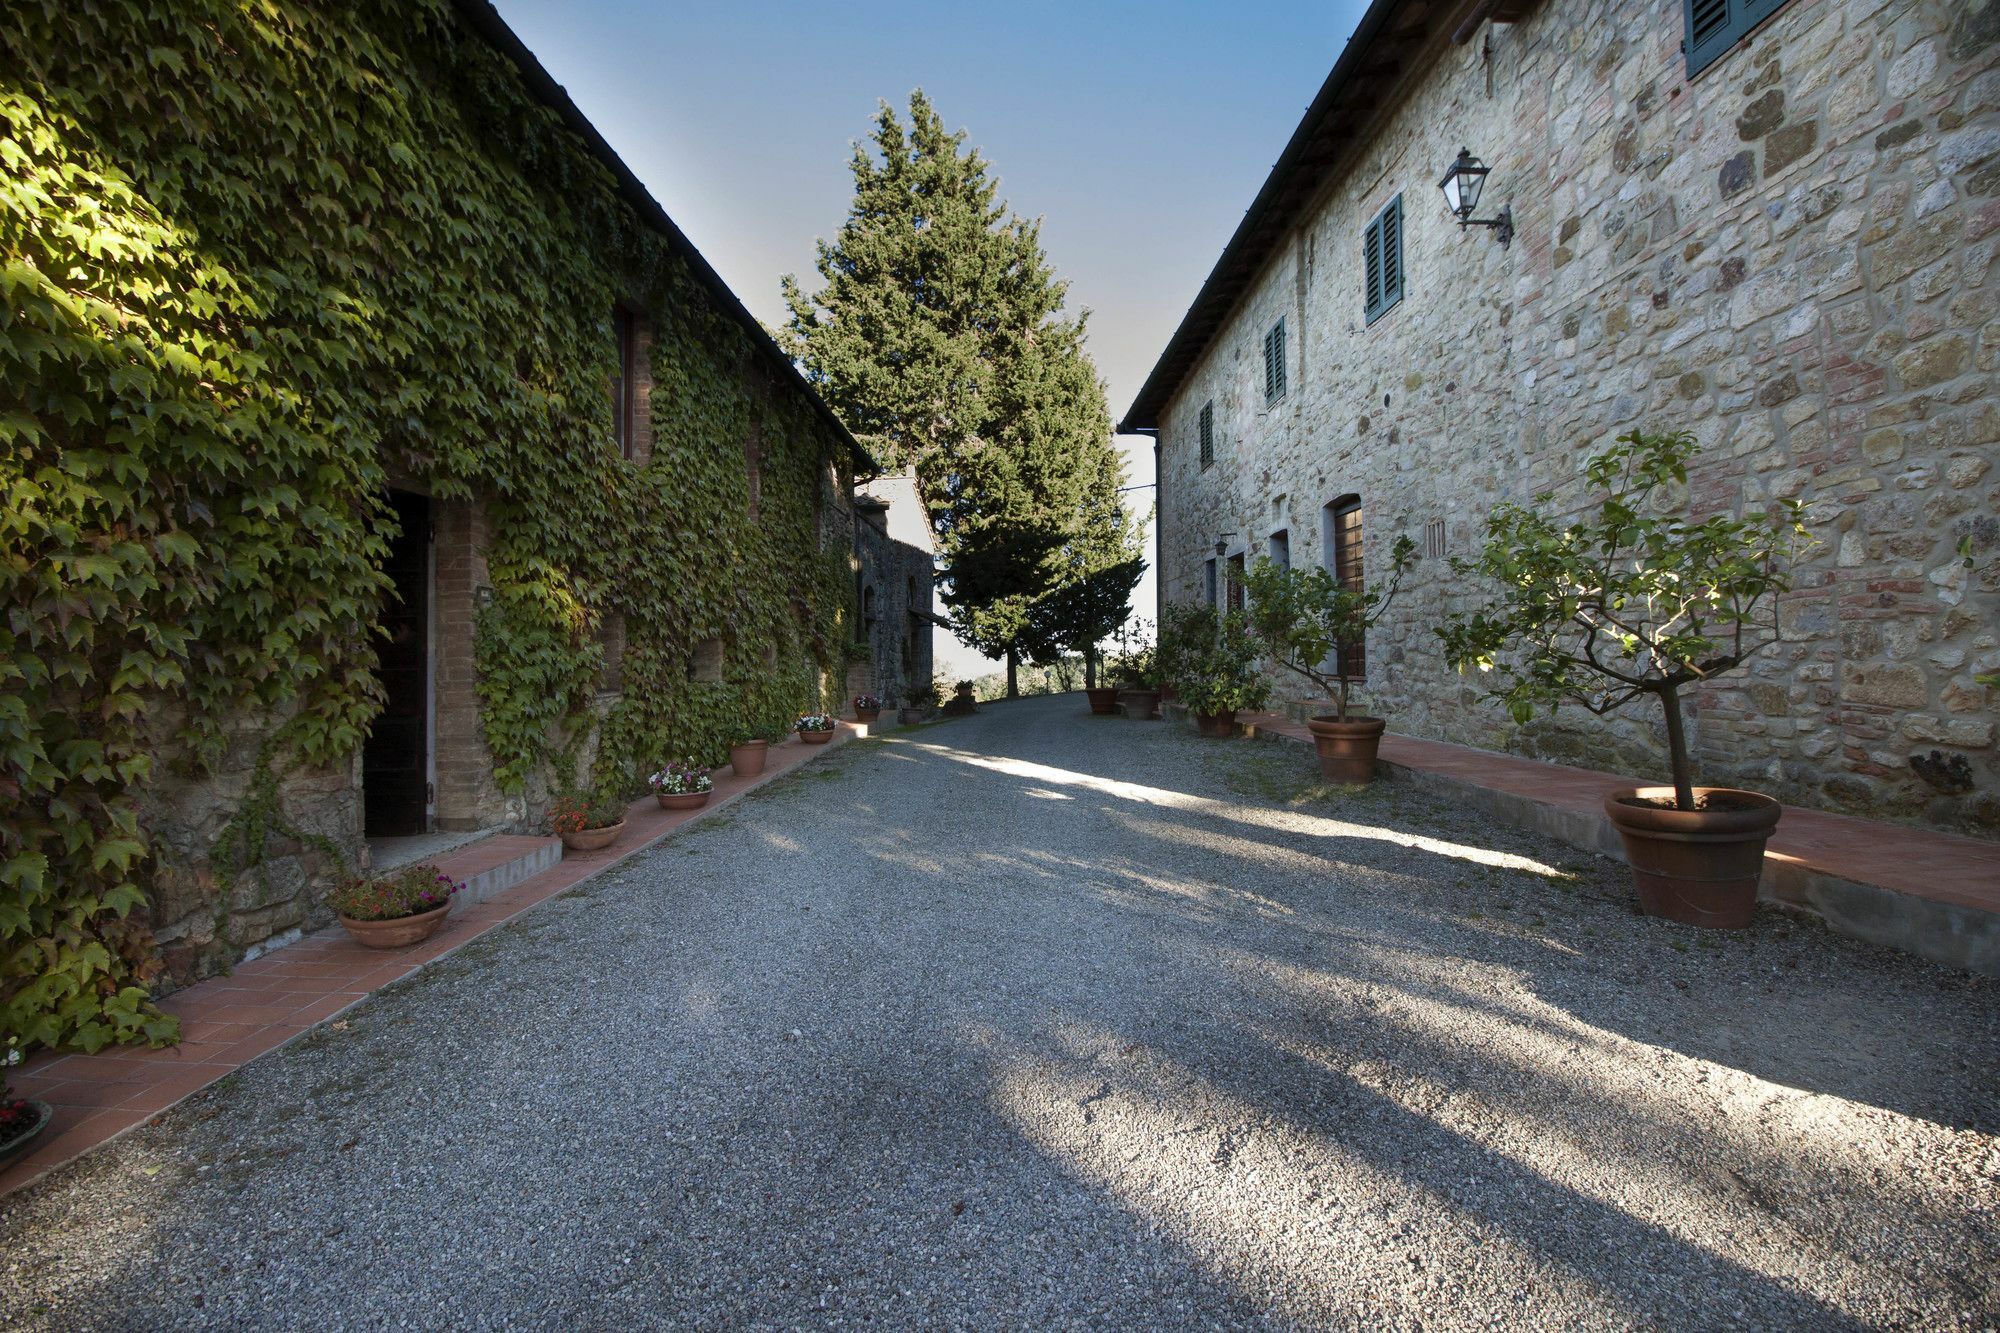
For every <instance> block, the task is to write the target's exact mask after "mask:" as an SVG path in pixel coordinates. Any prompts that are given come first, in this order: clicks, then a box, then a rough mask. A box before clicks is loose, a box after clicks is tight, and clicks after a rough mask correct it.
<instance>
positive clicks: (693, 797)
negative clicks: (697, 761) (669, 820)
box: [646, 759, 715, 810]
mask: <svg viewBox="0 0 2000 1333" xmlns="http://www.w3.org/2000/svg"><path fill="white" fill-rule="evenodd" d="M646 785H647V786H649V787H651V788H652V789H653V797H654V799H655V800H657V801H659V803H660V808H661V809H662V810H699V809H700V808H701V807H702V806H704V805H707V804H708V797H709V793H710V792H712V791H714V790H715V780H714V779H713V778H711V777H710V776H709V775H708V770H707V769H705V768H701V767H698V766H696V765H694V764H690V763H688V762H686V761H685V760H681V759H676V760H674V761H673V762H671V763H669V764H668V765H667V766H666V767H665V768H663V769H661V770H660V771H659V772H657V773H655V774H653V775H652V776H651V777H649V778H647V779H646Z"/></svg>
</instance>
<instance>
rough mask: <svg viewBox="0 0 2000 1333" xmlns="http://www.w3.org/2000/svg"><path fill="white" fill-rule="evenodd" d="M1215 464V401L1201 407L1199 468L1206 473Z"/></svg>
mask: <svg viewBox="0 0 2000 1333" xmlns="http://www.w3.org/2000/svg"><path fill="white" fill-rule="evenodd" d="M1214 462H1215V400H1214V399H1213V398H1211V399H1209V400H1208V401H1207V402H1205V403H1203V404H1202V405H1201V467H1202V471H1204V472H1206V471H1207V470H1208V468H1209V465H1210V464H1212V463H1214Z"/></svg>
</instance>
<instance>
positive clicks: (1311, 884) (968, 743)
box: [0, 696, 2000, 1330]
mask: <svg viewBox="0 0 2000 1333" xmlns="http://www.w3.org/2000/svg"><path fill="white" fill-rule="evenodd" d="M1312 781H1313V778H1312V767H1311V760H1310V758H1309V757H1308V756H1307V755H1306V754H1305V752H1304V751H1302V750H1299V749H1295V748H1293V747H1290V746H1277V745H1258V744H1254V743H1249V742H1235V743H1217V742H1204V741H1200V740H1198V739H1196V738H1195V737H1194V736H1192V735H1191V734H1189V733H1185V732H1182V731H1179V730H1178V729H1175V728H1172V727H1169V726H1166V725H1164V724H1159V723H1153V724H1143V723H1129V722H1125V721H1123V720H1122V719H1094V718H1091V717H1088V716H1087V715H1086V714H1085V712H1084V708H1083V705H1082V702H1081V700H1080V699H1079V698H1077V697H1075V696H1071V697H1068V698H1056V699H1049V700H1032V701H1023V702H1020V703H1016V704H1009V705H1001V706H994V707H989V708H986V709H984V710H983V711H982V712H981V714H980V715H979V716H977V717H974V718H970V719H966V720H963V721H959V722H954V723H947V724H943V725H940V726H935V727H928V728H923V729H920V730H917V731H914V732H908V733H902V734H901V735H899V736H897V737H893V738H891V739H889V740H886V741H883V742H880V743H875V742H863V743H857V744H853V745H850V746H848V747H846V749H845V750H844V751H843V752H842V753H841V754H839V755H836V756H834V757H833V758H832V760H831V761H830V762H828V763H827V764H825V765H823V766H820V767H816V768H814V769H810V770H807V771H805V772H804V773H802V774H801V775H800V776H797V777H795V778H792V779H790V780H788V781H785V782H782V783H776V784H773V785H772V786H771V787H769V788H766V789H765V790H764V791H762V792H760V793H758V794H757V795H755V796H753V797H751V798H750V799H748V800H747V801H745V802H744V803H743V804H742V805H741V806H739V807H737V808H736V809H734V810H732V811H731V812H729V813H728V814H727V815H726V816H725V817H722V818H719V819H717V820H716V821H714V822H712V823H709V824H707V825H704V826H702V827H701V828H700V829H699V830H698V831H695V832H691V833H690V834H688V835H685V836H682V837H680V838H677V839H675V840H672V841H670V842H668V843H666V844H664V845H663V846H662V847H660V848H659V849H657V850H656V851H654V852H653V853H651V854H649V855H648V856H646V857H644V858H642V859H640V860H639V861H636V862H634V863H632V864H631V865H629V866H627V867H625V868H623V869H621V870H620V871H618V872H616V873H615V874H614V875H613V876H612V877H610V878H608V879H604V880H599V881H594V882H592V883H591V884H589V885H586V886H584V887H583V888H582V889H580V890H579V891H576V892H574V893H572V894H570V895H565V896H563V897H561V898H558V899H555V900H552V901H550V902H549V903H547V904H544V905H543V906H542V907H541V908H539V909H536V910H535V911H533V912H532V913H530V914H529V915H528V916H526V917H525V918H523V919H522V920H520V921H518V922H516V923H515V924H514V925H512V926H510V927H507V928H504V929H503V930H501V931H499V932H496V933H495V934H493V935H491V936H488V937H486V938H485V939H483V940H481V941H479V942H478V943H476V944H474V945H472V946H470V947H468V948H467V949H465V950H463V951H461V952H460V953H459V954H456V955H454V956H452V957H451V958H448V959H446V960H444V961H442V962H441V963H439V964H438V965H436V966H434V967H431V968H429V969H426V970H425V971H423V972H421V973H418V974H417V975H415V976H414V977H412V978H411V979H410V980H408V981H406V982H404V983H402V984H400V985H398V986H396V987H394V988H392V989H390V990H388V991H385V992H383V993H381V994H379V995H377V996H375V997H374V998H373V999H371V1000H369V1001H367V1002H366V1003H364V1004H363V1005H361V1006H360V1007H358V1008H357V1009H355V1010H352V1011H350V1012H349V1014H348V1016H347V1017H346V1019H345V1020H344V1021H341V1022H338V1023H336V1024H334V1025H332V1026H330V1027H328V1028H325V1029H322V1030H320V1031H319V1032H318V1033H316V1034H314V1035H312V1036H310V1037H309V1038H307V1039H306V1040H304V1041H302V1042H300V1043H298V1044H296V1045H294V1046H293V1047H291V1048H288V1049H286V1050H284V1051H281V1052H278V1053H276V1054H274V1055H272V1056H268V1057H265V1058H263V1059H261V1060H259V1061H257V1062H255V1063H254V1064H252V1065H249V1066H247V1067H245V1068H244V1069H243V1070H242V1071H241V1072H240V1074H238V1075H237V1076H236V1077H235V1078H234V1079H232V1080H230V1081H229V1083H227V1084H225V1085H223V1086H219V1087H217V1088H215V1089H213V1090H211V1091H209V1092H207V1093H205V1094H202V1095H200V1096H198V1097H196V1098H194V1099H193V1100H191V1101H189V1102H187V1103H185V1104H183V1105H182V1106H181V1107H179V1108H177V1109H176V1110H175V1111H173V1112H170V1113H169V1114H167V1115H166V1116H165V1117H163V1118H162V1119H161V1120H160V1121H159V1122H158V1123H156V1124H155V1125H153V1126H150V1127H147V1128H143V1129H141V1130H139V1131H137V1132H135V1133H134V1134H132V1135H130V1136H128V1137H127V1138H126V1139H124V1140H121V1141H120V1142H118V1143H116V1144H114V1145H112V1146H111V1147H109V1148H107V1149H105V1150H103V1151H100V1152H98V1153H96V1154H94V1155H93V1156H91V1157H88V1158H86V1159H84V1160H83V1161H81V1162H78V1163H76V1164H73V1165H72V1166H70V1167H68V1168H65V1169H63V1170H60V1171H58V1172H55V1173H54V1174H52V1175H51V1176H50V1177H49V1178H47V1179H46V1180H44V1181H43V1182H41V1183H40V1184H39V1185H37V1186H35V1187H32V1188H31V1189H29V1190H28V1191H26V1192H24V1193H23V1194H20V1195H17V1196H15V1197H13V1198H11V1199H8V1200H5V1201H0V1325H8V1324H15V1323H18V1324H20V1325H22V1326H26V1327H59V1328H65V1329H76V1328H134V1329H138V1328H147V1329H150V1328H161V1327H196V1326H215V1327H223V1326H229V1327H252V1328H313V1329H319V1330H326V1329H338V1328H349V1327H353V1328H375V1327H395V1326H403V1325H409V1326H419V1327H475V1328H500V1327H536V1326H548V1325H556V1324H566V1325H591V1326H599V1327H620V1328H626V1327H631V1328H638V1327H649V1326H660V1325H683V1324H685V1325H715V1324H725V1323H726V1324H732V1325H746V1326H785V1325H811V1326H820V1325H829V1324H854V1323H861V1322H864V1321H870V1320H872V1321H873V1322H877V1323H884V1322H886V1323H890V1324H909V1323H923V1324H954V1325H961V1326H967V1327H990V1326H994V1325H1016V1326H1023V1325H1025V1326H1042V1325H1051V1324H1054V1325H1083V1324H1091V1325H1118V1326H1147V1327H1152V1326H1160V1325H1173V1324H1185V1325H1195V1326H1202V1327H1215V1326H1221V1325H1260V1324H1274V1325H1281V1326H1282V1325H1292V1324H1335V1325H1350V1326H1366V1327H1371V1328H1372V1327H1409V1328H1415V1327H1417V1326H1418V1325H1419V1324H1421V1325H1422V1326H1423V1327H1425V1328H1431V1329H1437V1328H1458V1327H1473V1326H1482V1327H1483V1326H1487V1325H1490V1324H1491V1323H1493V1322H1496V1321H1497V1322H1501V1323H1505V1324H1513V1325H1520V1326H1532V1327H1537V1328H1540V1327H1550V1326H1559V1325H1576V1324H1584V1325H1589V1326H1593V1327H1596V1326H1621V1325H1640V1326H1645V1325H1655V1324H1659V1325H1668V1326H1675V1327H1692V1326H1699V1327H1717V1326H1741V1327H1755V1328H1760V1329H1761V1328H1772V1327H1845V1326H1852V1325H1863V1324H1872V1325H1901V1326H1915V1327H1928V1328H1950V1327H1966V1326H1973V1327H1977V1326H1980V1325H1985V1324H1992V1323H1994V1322H1995V1321H1996V1320H2000V1287H1997V1286H1996V1282H2000V1278H1996V1265H1995V1263H1994V1256H1995V1254H1996V1253H2000V1215H1996V1206H1997V1205H1996V1201H2000V1104H1996V1102H1997V1101H2000V1087H1996V1083H1997V1082H2000V1080H1997V1079H1996V1074H1995V1069H1996V1067H2000V986H1996V985H1994V984H1993V983H1991V982H1982V981H1978V980H1975V979H1972V978H1968V977H1965V976H1962V975H1957V974H1953V973H1948V972H1945V971H1943V970H1941V969H1939V968H1936V967H1934V966H1932V965H1930V964H1927V963H1923V962H1921V961H1918V960H1914V959H1909V958H1905V957H1902V956H1899V955H1895V954H1891V953H1887V952H1885V951H1881V950H1877V949H1873V948H1870V947H1868V946H1864V945H1859V944H1856V943H1852V942H1849V941H1845V940H1841V939H1838V938H1835V937H1832V936H1829V935H1827V934H1826V933H1825V932H1823V931H1821V930H1819V929H1818V928H1817V927H1816V926H1814V925H1812V924H1811V923H1809V922H1803V921H1799V920H1798V919H1796V918H1790V917H1786V916H1782V915H1776V914H1767V915H1765V916H1764V917H1763V918H1762V919H1760V921H1759V923H1758V926H1757V928H1756V929H1755V930H1754V931H1752V932H1746V933H1743V934H1741V935H1715V934H1703V933H1699V932H1695V931H1692V930H1689V929H1686V928H1683V927H1677V926H1673V925H1669V924H1666V923H1662V922H1656V921H1651V920H1648V919H1645V918H1642V917H1639V916H1637V915H1636V914H1635V913H1634V911H1633V910H1632V907H1631V905H1630V904H1631V893H1630V889H1629V886H1628V884H1627V882H1626V880H1625V877H1624V874H1623V871H1622V869H1621V868H1619V867H1616V866H1612V865H1610V864H1608V863H1604V862H1598V861H1595V860H1592V859H1589V858H1586V857H1584V856H1583V855H1582V854H1580V853H1577V852H1574V851H1571V850H1569V849H1567V848H1564V847H1561V846H1559V845H1557V844H1554V843H1551V842H1548V841H1546V840H1543V839H1539V838H1534V837H1529V836H1525V835H1522V834H1518V833H1514V832H1511V831H1507V830H1504V829H1500V828H1497V827H1495V826H1493V825H1491V824H1489V823H1487V822H1485V821H1484V820H1482V819H1481V818H1480V817H1478V816H1475V815H1470V814H1467V813H1465V812H1462V811H1458V810H1454V809H1450V808H1447V807H1444V806H1441V805H1439V804H1437V803H1436V802H1434V801H1432V800H1430V799H1428V798H1425V797H1422V796H1420V795H1418V794H1416V793H1413V792H1412V791H1410V790H1409V789H1407V788H1398V787H1395V786H1391V785H1378V786H1377V787H1375V788H1373V789H1370V790H1367V791H1365V792H1359V793H1356V792H1340V791H1326V790H1323V789H1318V788H1316V787H1314V786H1313V785H1312Z"/></svg>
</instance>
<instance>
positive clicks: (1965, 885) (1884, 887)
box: [1174, 706, 2000, 976]
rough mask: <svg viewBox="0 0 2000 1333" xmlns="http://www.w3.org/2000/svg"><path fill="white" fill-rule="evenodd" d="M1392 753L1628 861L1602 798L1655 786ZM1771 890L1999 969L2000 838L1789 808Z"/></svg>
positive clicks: (1766, 893) (1459, 754) (1771, 863)
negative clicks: (1996, 840)
mask: <svg viewBox="0 0 2000 1333" xmlns="http://www.w3.org/2000/svg"><path fill="white" fill-rule="evenodd" d="M1174 713H1175V714H1176V715H1182V716H1184V714H1185V710H1184V709H1182V708H1179V707H1178V706H1175V707H1174ZM1237 723H1238V725H1239V726H1241V727H1242V729H1243V732H1244V734H1245V735H1247V736H1250V737H1253V738H1256V739H1262V740H1281V741H1287V742H1291V743H1294V744H1300V745H1308V746H1310V745H1311V744H1312V743H1313V741H1312V735H1311V733H1310V732H1308V731H1307V730H1306V728H1305V725H1304V724H1303V723H1301V722H1297V721H1294V720H1293V719H1291V718H1288V717H1284V716H1282V715H1279V714H1276V713H1239V714H1238V715H1237ZM1187 725H1189V726H1192V725H1193V722H1192V720H1187ZM1381 760H1382V764H1383V767H1384V768H1385V769H1386V770H1387V771H1388V773H1389V775H1390V776H1391V777H1392V778H1395V779H1397V780H1401V781H1409V782H1417V783H1421V784H1423V785H1425V786H1428V787H1431V788H1434V789H1436V790H1439V791H1441V792H1443V793H1445V794H1447V795H1449V796H1450V797H1451V799H1453V800H1455V801H1460V802H1463V803H1465V804H1467V805H1470V806H1472V807H1473V808H1475V809H1478V810H1482V811H1484V812H1486V813H1489V814H1493V815H1496V816H1498V817H1500V818H1502V819H1505V820H1507V821H1509V822H1510V823H1514V824H1519V825H1522V826H1524V827H1527V828H1532V829H1534V830H1536V831H1537V832H1541V833H1546V834H1548V835H1549V836H1551V837H1554V838H1559V839H1561V840H1562V841H1563V842H1566V843H1568V844H1570V845H1571V846H1572V847H1578V848H1581V849H1583V850H1584V851H1588V852H1596V853H1599V854H1600V855H1604V856H1610V857H1613V858H1615V859H1617V860H1619V861H1623V860H1624V859H1625V853H1624V850H1623V848H1622V847H1620V845H1619V842H1618V835H1617V833H1616V832H1615V831H1614V830H1613V829H1612V827H1611V822H1610V821H1609V820H1608V819H1606V818H1605V817H1604V811H1603V809H1602V808H1601V803H1602V801H1603V799H1604V795H1605V793H1606V792H1608V791H1613V790H1616V789H1618V788H1621V787H1631V786H1639V785H1646V784H1641V783H1639V782H1637V781H1636V780H1634V779H1631V778H1622V777H1618V776H1616V775H1615V774H1610V773H1598V772H1594V771H1592V770H1589V769H1582V768H1570V767H1568V766H1566V765H1562V764H1548V763H1542V762H1540V761H1538V760H1533V759H1522V758H1519V757H1517V756H1514V755H1507V754H1500V753H1497V752H1495V751H1491V750H1479V749H1474V748H1472V747H1470V746H1465V745H1453V744H1450V743H1448V742H1445V741H1432V740H1423V739H1420V738H1418V737H1414V736H1398V735H1396V734H1394V733H1390V734H1388V735H1385V736H1384V737H1383V738H1382V753H1381ZM1761 896H1762V897H1763V898H1765V899H1767V900H1768V901H1771V902H1774V903H1777V904H1779V905H1781V906H1785V907H1791V908H1796V909H1799V910H1801V911H1807V912H1811V913H1813V914H1814V915H1816V916H1818V917H1820V918H1821V919H1822V920H1824V921H1825V922H1826V923H1827V925H1828V926H1829V927H1831V928H1832V929H1833V930H1836V931H1838V932H1840V933H1841V934H1843V935H1851V936H1853V937H1855V938H1856V939H1862V940H1867V941H1869V942H1871V943H1874V944H1885V945H1888V946H1889V947H1891V948H1895V949H1901V950H1903V951H1905V952H1906V953H1914V954H1918V955H1921V956H1922V957H1925V958H1929V959H1931V960H1932V961H1934V962H1938V963H1943V964H1944V965H1945V966H1947V967H1955V968H1963V969H1965V970H1966V971H1969V972H1979V973H1984V974H1986V975H1988V976H2000V843H1991V842H1986V841H1984V840H1982V839H1978V838H1966V837H1960V836H1958V835H1956V834H1951V833H1938V832H1933V831H1931V830H1928V829H1918V828H1910V827H1908V826H1906V825H1902V824H1887V823H1883V822H1881V821H1879V820H1872V819H1861V818H1857V817H1855V816H1852V815H1835V814H1828V813H1827V812H1825V811H1823V810H1807V809H1802V808H1799V807H1794V806H1787V807H1786V808H1785V814H1784V818H1783V820H1782V821H1780V823H1779V825H1778V831H1777V833H1776V835H1775V836H1773V837H1772V839H1771V843H1770V846H1769V847H1768V849H1767V850H1766V851H1765V854H1764V882H1763V887H1762V892H1761Z"/></svg>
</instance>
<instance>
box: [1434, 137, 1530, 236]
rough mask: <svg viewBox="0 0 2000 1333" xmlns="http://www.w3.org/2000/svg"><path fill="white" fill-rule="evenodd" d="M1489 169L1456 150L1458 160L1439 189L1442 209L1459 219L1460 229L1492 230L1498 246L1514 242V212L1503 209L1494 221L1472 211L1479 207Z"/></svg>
mask: <svg viewBox="0 0 2000 1333" xmlns="http://www.w3.org/2000/svg"><path fill="white" fill-rule="evenodd" d="M1491 170H1492V168H1491V167H1489V166H1487V165H1486V164H1485V163H1484V162H1481V161H1480V160H1479V159H1478V158H1476V157H1474V156H1473V155H1472V150H1471V149H1470V148H1461V149H1459V150H1458V159H1457V160H1456V161H1454V162H1453V163H1452V164H1451V170H1449V171H1447V172H1445V173H1444V179H1443V180H1441V181H1439V182H1438V188H1439V189H1440V190H1443V191H1444V203H1445V207H1446V208H1449V209H1450V210H1451V212H1452V216H1453V217H1455V218H1457V219H1458V225H1459V227H1460V229H1461V230H1462V229H1464V228H1466V227H1491V228H1493V229H1494V232H1493V234H1494V238H1495V239H1496V240H1498V241H1499V242H1500V244H1501V245H1505V244H1507V242H1509V241H1511V240H1513V239H1514V210H1513V209H1512V208H1503V209H1501V210H1500V216H1499V217H1495V218H1476V217H1474V216H1472V214H1473V210H1475V209H1477V208H1478V207H1479V192H1480V190H1481V189H1483V188H1485V185H1486V173H1487V172H1489V171H1491Z"/></svg>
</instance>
